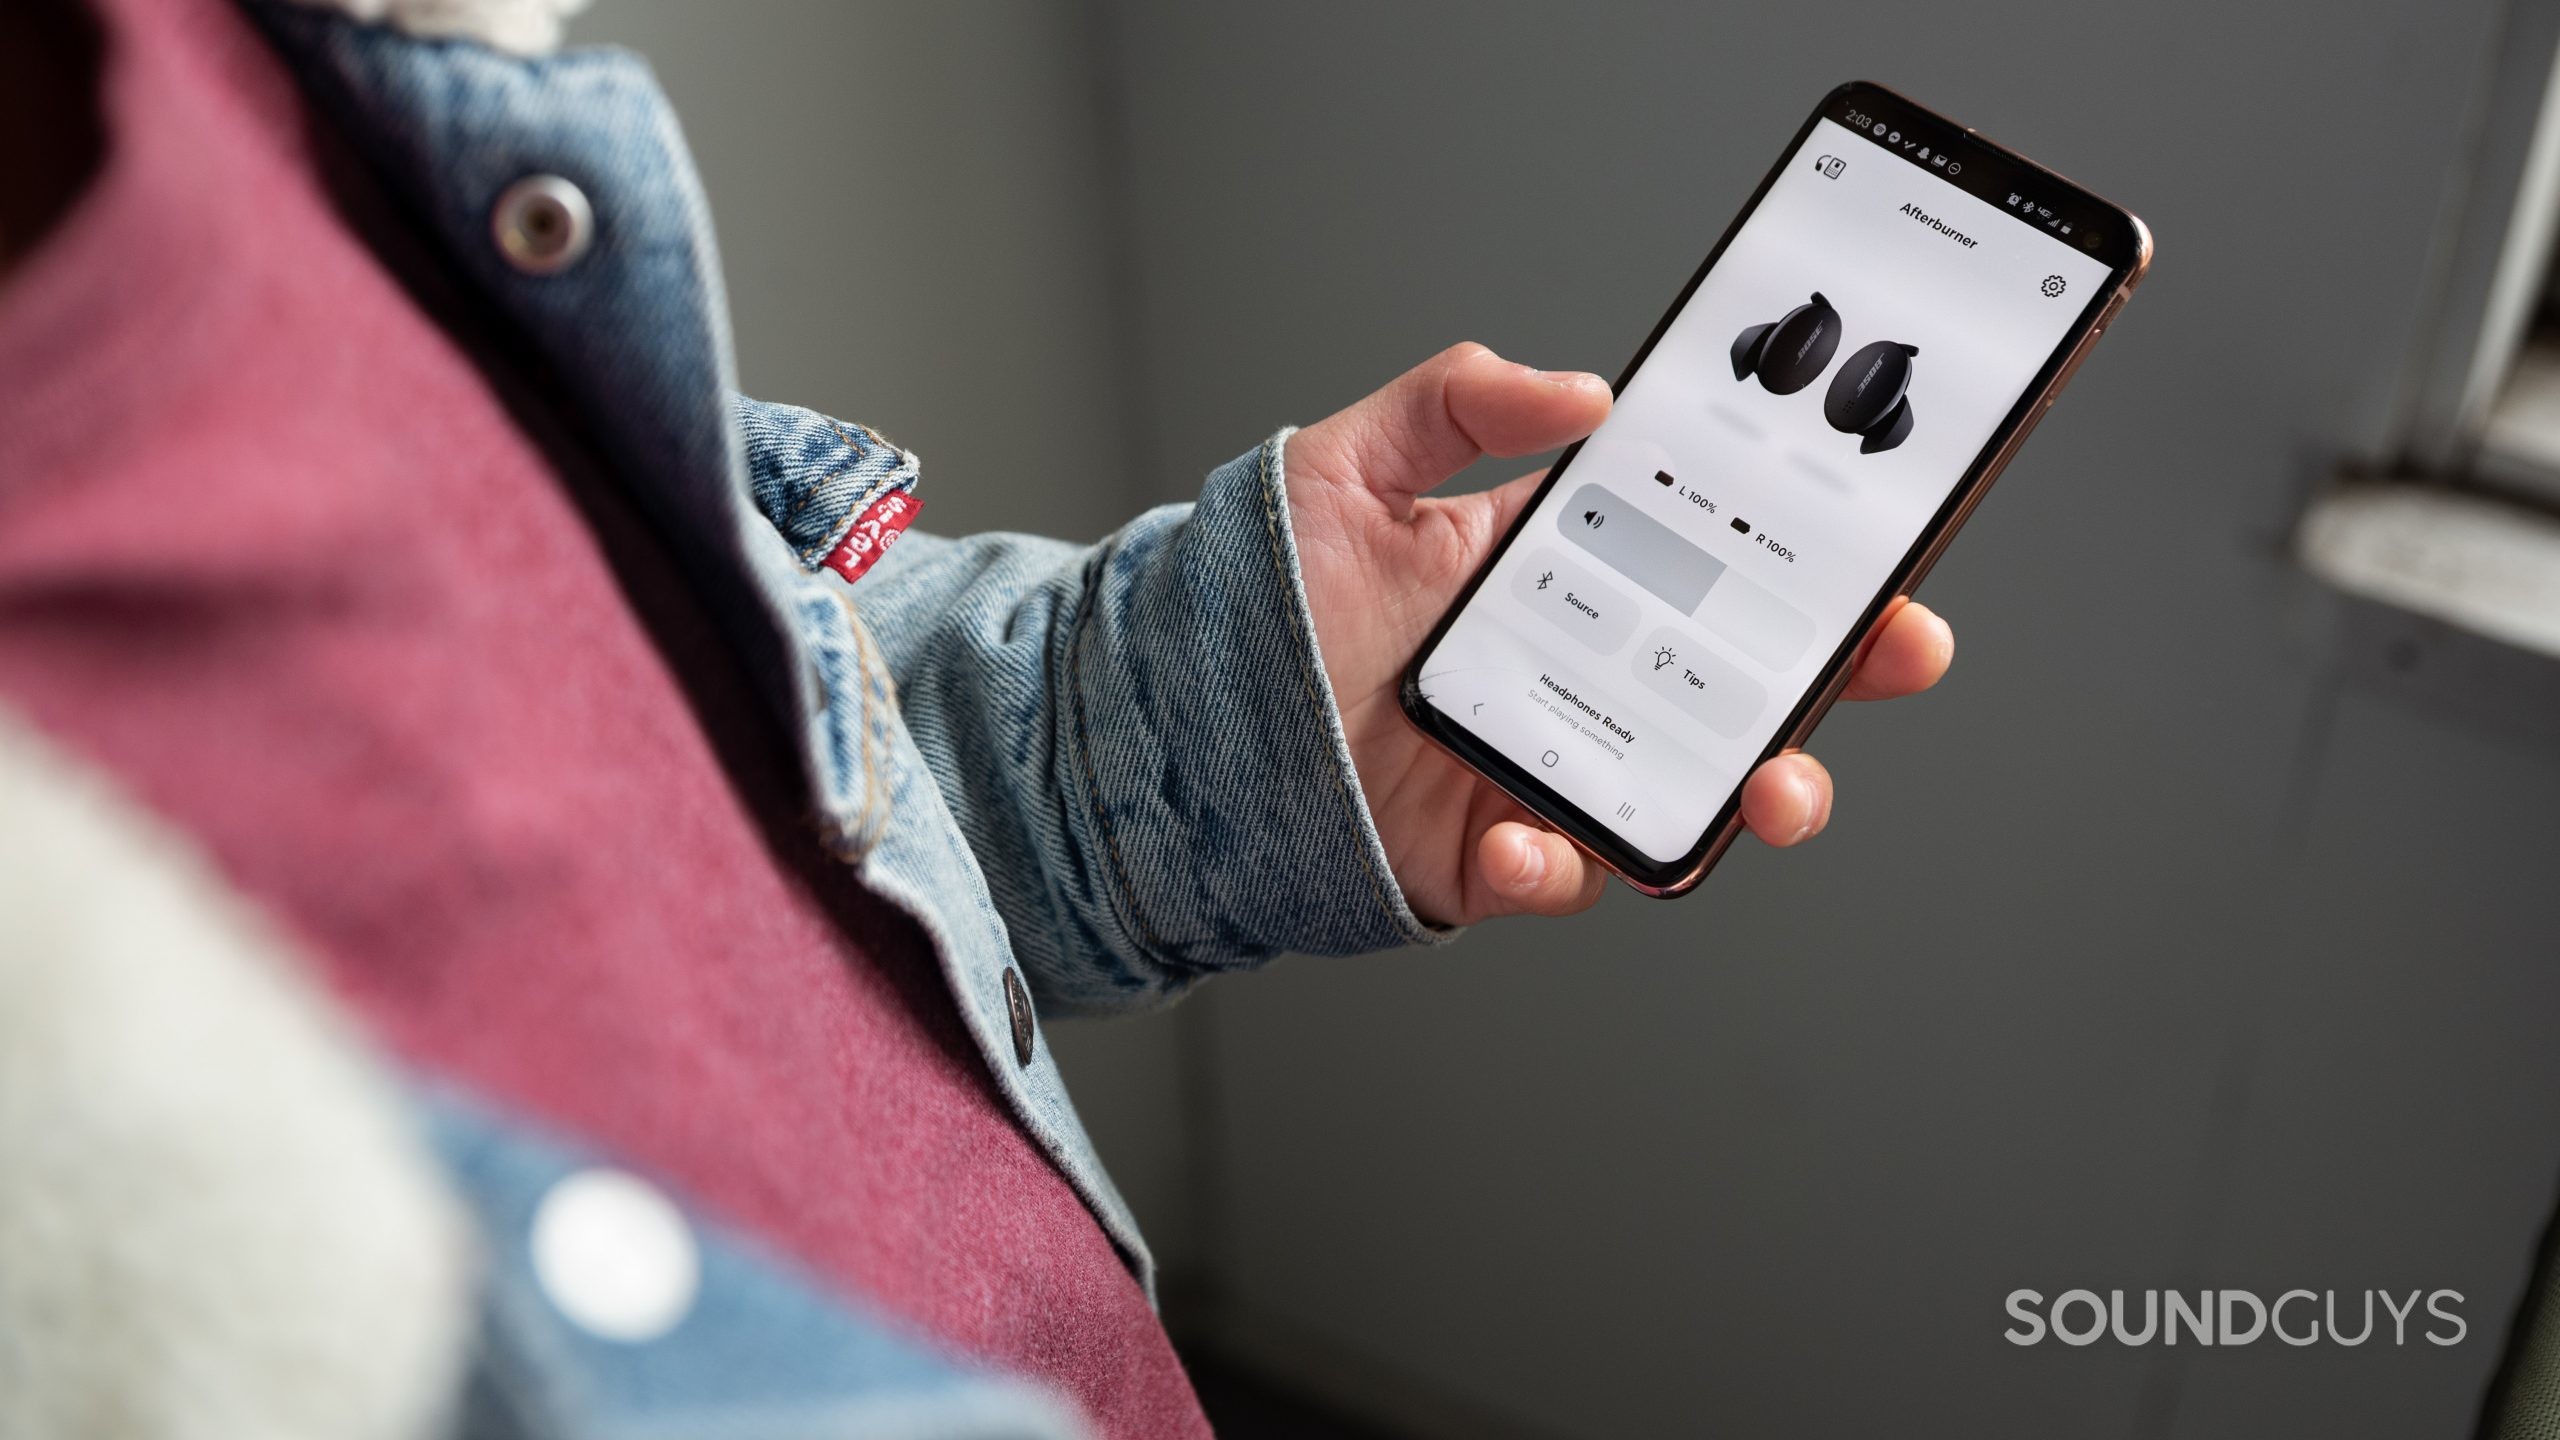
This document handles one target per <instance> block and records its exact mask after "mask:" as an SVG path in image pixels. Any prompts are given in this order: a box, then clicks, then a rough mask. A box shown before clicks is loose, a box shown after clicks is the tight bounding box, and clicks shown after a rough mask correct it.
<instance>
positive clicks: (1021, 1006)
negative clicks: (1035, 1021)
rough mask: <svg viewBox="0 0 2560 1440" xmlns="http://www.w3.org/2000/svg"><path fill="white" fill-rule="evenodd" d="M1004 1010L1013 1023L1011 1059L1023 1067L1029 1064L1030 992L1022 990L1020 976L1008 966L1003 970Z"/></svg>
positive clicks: (1030, 1033)
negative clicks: (1020, 1063)
mask: <svg viewBox="0 0 2560 1440" xmlns="http://www.w3.org/2000/svg"><path fill="white" fill-rule="evenodd" d="M1004 1008H1005V1013H1006V1015H1007V1017H1008V1018H1010V1019H1011V1020H1012V1021H1013V1058H1014V1059H1016V1060H1019V1061H1021V1062H1022V1063H1023V1064H1024V1065H1025V1066H1028V1065H1030V1063H1031V1037H1032V1031H1031V992H1030V991H1028V990H1025V989H1023V988H1022V976H1021V975H1020V974H1019V973H1017V972H1016V971H1015V970H1014V968H1013V967H1012V966H1010V965H1008V966H1006V967H1005V968H1004Z"/></svg>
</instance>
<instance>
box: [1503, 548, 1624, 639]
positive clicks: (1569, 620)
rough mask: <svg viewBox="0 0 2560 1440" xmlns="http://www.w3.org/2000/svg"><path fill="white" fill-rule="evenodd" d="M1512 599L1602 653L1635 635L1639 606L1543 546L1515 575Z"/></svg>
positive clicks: (1512, 576)
mask: <svg viewBox="0 0 2560 1440" xmlns="http://www.w3.org/2000/svg"><path fill="white" fill-rule="evenodd" d="M1511 597H1512V598H1513V599H1515V600H1517V601H1519V602H1520V603H1521V604H1523V605H1525V606H1527V607H1529V608H1530V609H1531V610H1534V611H1536V612H1538V614H1540V615H1542V616H1544V617H1546V619H1547V621H1548V623H1549V624H1552V625H1554V626H1555V627H1556V628H1557V629H1559V630H1562V631H1564V632H1565V633H1566V634H1568V635H1571V636H1572V637H1574V638H1575V639H1577V640H1580V641H1581V642H1582V643H1583V644H1585V645H1588V646H1590V647H1591V648H1592V649H1594V650H1597V651H1599V652H1600V653H1601V654H1603V655H1607V654H1611V653H1613V652H1615V651H1616V650H1617V649H1618V648H1619V647H1620V646H1623V645H1625V644H1626V643H1627V637H1629V636H1631V635H1633V634H1635V633H1636V605H1635V602H1634V601H1633V600H1630V599H1628V598H1627V597H1626V596H1625V595H1622V594H1620V593H1619V592H1618V591H1616V590H1613V589H1611V588H1610V587H1609V586H1607V585H1604V584H1602V583H1601V582H1600V580H1599V579H1598V578H1597V577H1595V576H1594V575H1593V574H1592V573H1591V572H1590V571H1589V570H1586V569H1584V568H1583V567H1581V566H1580V565H1576V564H1575V563H1573V562H1572V561H1570V560H1567V559H1566V558H1564V557H1563V556H1562V555H1559V554H1557V553H1556V552H1555V551H1553V550H1550V549H1545V548H1540V549H1539V550H1538V551H1537V552H1536V553H1535V554H1532V555H1530V556H1529V557H1528V560H1527V562H1526V563H1525V564H1523V565H1521V566H1520V568H1519V569H1517V570H1514V571H1513V572H1511Z"/></svg>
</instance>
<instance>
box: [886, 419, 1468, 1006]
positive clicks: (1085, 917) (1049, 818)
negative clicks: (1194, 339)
mask: <svg viewBox="0 0 2560 1440" xmlns="http://www.w3.org/2000/svg"><path fill="white" fill-rule="evenodd" d="M852 593H853V596H854V599H855V603H856V605H857V607H858V608H860V609H861V610H862V611H863V613H864V615H865V617H866V620H867V621H868V623H869V624H870V626H871V628H872V630H873V632H874V634H875V635H876V636H877V637H878V639H879V641H880V644H881V649H882V651H883V653H884V655H885V657H886V659H887V661H888V664H889V668H890V673H891V674H892V675H893V676H894V677H895V679H896V680H897V683H898V689H899V703H900V708H901V710H902V711H903V713H904V715H905V719H906V724H907V728H908V730H909V732H910V733H911V734H912V735H913V736H914V737H915V739H916V743H917V745H918V747H919V748H920V749H921V750H922V751H923V753H924V756H925V759H926V762H927V764H928V766H929V767H930V768H931V769H932V771H933V773H934V778H935V780H936V782H937V783H938V784H939V785H940V787H941V789H942V792H943V796H944V798H945V800H946V801H947V803H948V804H949V805H950V807H951V810H952V813H953V815H954V816H955V818H956V819H957V820H958V822H959V824H960V827H961V829H962V830H963V831H964V832H965V833H966V835H967V837H968V839H969V843H970V846H971V848H972V849H973V850H974V851H975V852H976V854H977V856H978V860H979V864H980V867H981V868H982V869H983V870H984V871H985V873H986V876H987V883H988V887H989V889H990V891H991V892H992V893H993V894H994V896H995V899H996V904H997V906H998V908H999V910H1000V911H1001V912H1002V913H1003V916H1004V919H1005V921H1006V924H1007V925H1008V926H1009V927H1010V929H1011V930H1012V932H1013V933H1012V938H1013V943H1014V948H1015V952H1016V954H1017V956H1018V957H1019V958H1020V959H1021V961H1022V963H1023V966H1024V968H1025V970H1026V972H1027V973H1028V974H1029V976H1030V978H1031V979H1032V981H1033V983H1034V986H1035V988H1036V989H1038V990H1039V991H1040V992H1041V1001H1042V1004H1043V1007H1044V1008H1047V1007H1050V1006H1055V1005H1064V1006H1066V1007H1068V1008H1070V1009H1082V1010H1097V1009H1113V1008H1126V1007H1130V1006H1134V1005H1140V1004H1145V1003H1149V1002H1153V1001H1160V1000H1162V999H1164V998H1168V997H1169V996H1171V995H1173V994H1175V993H1178V992H1179V991H1180V990H1182V989H1183V988H1185V987H1186V986H1188V985H1189V984H1191V983H1192V982H1194V981H1196V980H1197V979H1199V978H1200V977H1202V976H1204V975H1209V974H1214V973H1217V972H1219V971H1223V970H1232V969H1238V968H1243V967H1247V966H1250V965H1253V964H1256V963H1259V962H1260V961H1262V960H1264V959H1267V958H1269V957H1270V956H1272V955H1274V954H1278V953H1280V952H1282V951H1291V950H1294V951H1300V952H1307V953H1315V954H1350V953H1355V952H1358V951H1363V950H1375V949H1384V948H1389V947H1392V946H1397V945H1404V944H1409V943H1415V942H1421V941H1428V940H1430V939H1432V938H1434V935H1435V932H1434V931H1433V930H1432V929H1431V928H1430V927H1429V926H1427V925H1426V924H1424V923H1423V922H1422V921H1421V920H1420V919H1418V918H1417V917H1416V916H1415V915H1414V913H1413V911H1412V910H1411V908H1410V907H1408V906H1407V905H1406V903H1405V901H1404V898H1403V894H1402V891H1401V889H1400V888H1399V887H1398V885H1397V884H1396V881H1395V878H1394V876H1393V874H1392V872H1391V871H1390V869H1389V866H1388V862H1387V858H1386V852H1385V849H1384V847H1383V845H1382V844H1381V842H1380V840H1379V838H1378V834H1377V831H1376V829H1375V827H1374V826H1373V825H1372V824H1371V822H1370V819H1369V810H1368V806H1367V804H1366V802H1365V800H1364V798H1363V795H1362V792H1361V785H1360V775H1359V771H1358V768H1357V766H1356V765H1355V764H1354V762H1353V760H1352V757H1351V754H1350V751H1349V747H1348V741H1347V739H1346V737H1345V735H1344V733H1343V730H1342V725H1341V718H1340V714H1339V711H1338V709H1337V707H1336V705H1335V703H1334V700H1333V696H1332V690H1331V685H1330V682H1329V681H1328V679H1327V677H1326V674H1325V669H1324V665H1323V661H1322V659H1321V657H1320V655H1319V652H1318V650H1317V645H1316V636H1315V630H1314V627H1313V622H1312V620H1311V617H1310V615H1309V613H1308V609H1307V603H1306V594H1305V589H1304V585H1303V582H1302V579H1301V574H1300V562H1299V557H1298V550H1297V544H1296V540H1295V537H1294V535H1293V532H1292V526H1291V517H1290V515H1289V512H1288V508H1287V504H1286V500H1285V483H1284V479H1283V476H1282V474H1281V442H1280V441H1278V440H1274V441H1273V442H1271V443H1267V444H1265V445H1263V446H1261V447H1258V448H1257V449H1255V450H1253V451H1251V452H1249V453H1247V454H1245V455H1243V456H1241V457H1239V458H1238V459H1236V460H1234V461H1232V462H1230V463H1229V464H1227V465H1225V466H1222V467H1221V468H1220V469H1219V470H1217V471H1216V472H1215V473H1213V474H1212V475H1211V476H1210V477H1209V479H1208V482H1207V484H1206V486H1205V487H1204V488H1203V490H1202V493H1201V497H1200V499H1199V501H1198V503H1197V504H1195V505H1191V506H1173V507H1167V508H1165V509H1160V510H1155V511H1151V512H1149V513H1147V514H1145V515H1142V516H1140V517H1139V518H1138V519H1137V520H1135V521H1133V522H1131V523H1130V524H1129V525H1127V526H1126V527H1124V528H1123V529H1121V530H1120V531H1119V532H1118V533H1116V534H1114V535H1112V536H1110V537H1109V538H1107V539H1105V540H1104V541H1102V542H1101V543H1100V544H1098V545H1094V546H1090V547H1084V546H1071V545H1065V544H1060V543H1058V542H1055V541H1047V540H1037V539H1032V538H1030V537H1026V536H1018V535H986V536H978V537H973V538H971V539H967V540H944V539H939V538H936V537H930V536H913V537H910V538H909V539H907V540H906V541H904V542H902V543H900V544H899V545H898V546H897V547H896V548H894V549H893V550H891V551H890V552H889V555H888V557H887V558H886V559H884V560H882V561H881V562H880V564H879V566H878V567H877V568H876V569H874V570H873V571H872V573H871V574H870V575H868V576H866V577H865V578H864V579H863V581H862V582H861V584H860V585H858V586H857V587H855V589H854V590H853V592H852Z"/></svg>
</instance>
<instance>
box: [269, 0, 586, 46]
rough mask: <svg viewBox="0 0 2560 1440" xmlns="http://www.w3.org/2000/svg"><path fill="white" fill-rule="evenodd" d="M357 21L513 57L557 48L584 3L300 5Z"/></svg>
mask: <svg viewBox="0 0 2560 1440" xmlns="http://www.w3.org/2000/svg"><path fill="white" fill-rule="evenodd" d="M301 3H303V4H305V5H309V6H311V7H313V8H314V9H320V10H339V11H343V12H345V13H346V14H348V15H351V16H353V17H355V18H356V19H358V20H362V21H365V22H367V23H369V24H375V25H389V26H391V27H393V28H394V29H398V30H405V31H407V32H408V33H409V34H412V35H419V36H424V37H427V38H430V39H437V40H477V41H479V42H480V43H481V44H483V45H487V46H491V47H493V48H495V49H499V50H508V51H513V52H514V53H516V54H518V55H544V54H548V53H550V52H551V51H553V50H557V49H559V48H560V34H561V31H562V30H563V29H564V28H565V27H566V25H567V22H568V19H569V17H570V16H572V15H575V14H577V13H578V12H579V11H581V10H584V9H586V8H587V3H588V0H301Z"/></svg>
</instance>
